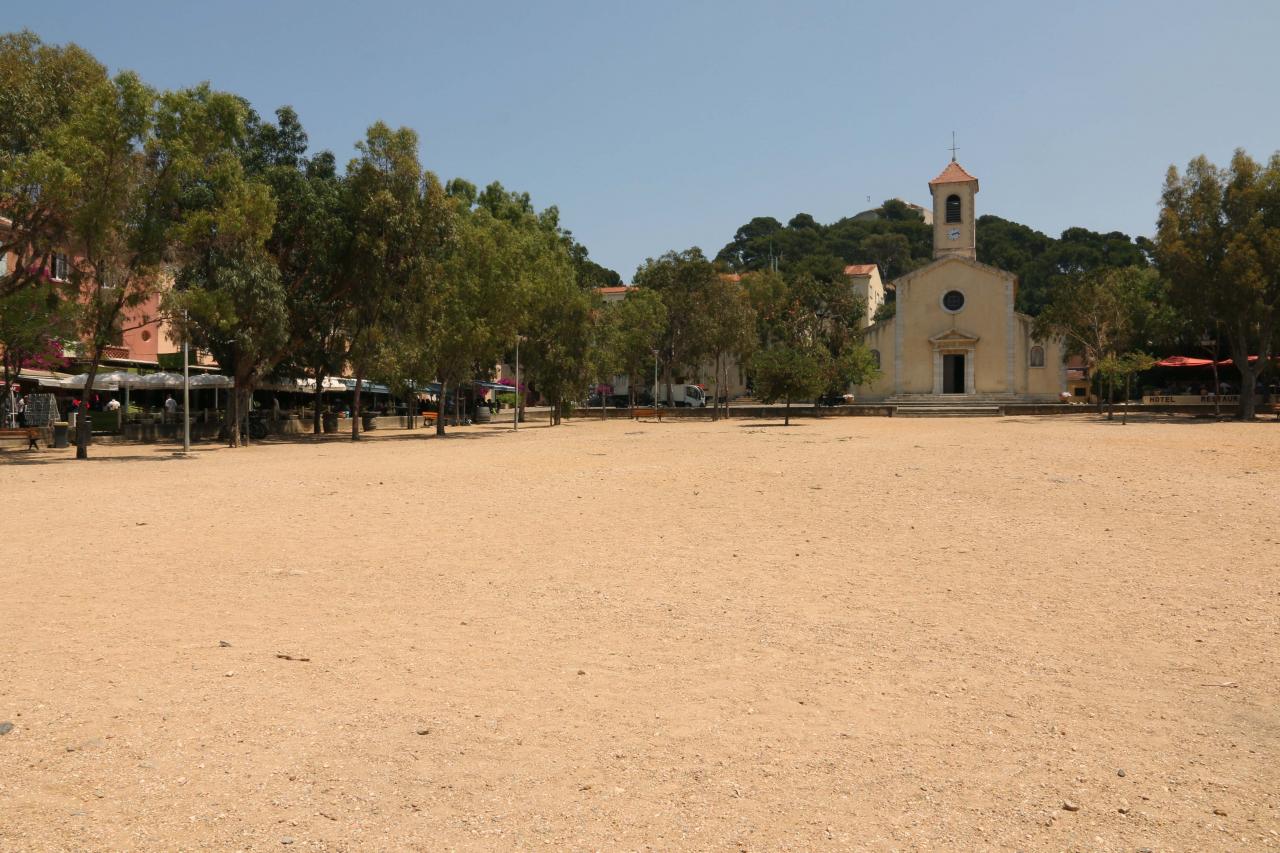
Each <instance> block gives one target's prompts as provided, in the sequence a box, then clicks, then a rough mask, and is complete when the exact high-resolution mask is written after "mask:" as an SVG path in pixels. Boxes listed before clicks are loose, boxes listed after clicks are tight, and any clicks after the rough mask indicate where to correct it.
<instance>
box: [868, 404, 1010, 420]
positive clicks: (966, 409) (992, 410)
mask: <svg viewBox="0 0 1280 853" xmlns="http://www.w3.org/2000/svg"><path fill="white" fill-rule="evenodd" d="M1001 414H1002V412H1001V409H1000V407H999V406H981V405H969V406H956V405H947V406H924V405H898V406H895V407H894V410H893V416H894V417H895V418H995V417H999V416H1000V415H1001Z"/></svg>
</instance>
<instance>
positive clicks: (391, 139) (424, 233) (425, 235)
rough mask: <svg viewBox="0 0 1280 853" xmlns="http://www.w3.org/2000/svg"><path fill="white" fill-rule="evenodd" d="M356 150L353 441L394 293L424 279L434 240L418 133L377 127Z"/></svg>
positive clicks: (350, 198) (350, 328)
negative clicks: (430, 245)
mask: <svg viewBox="0 0 1280 853" xmlns="http://www.w3.org/2000/svg"><path fill="white" fill-rule="evenodd" d="M356 150H357V152H358V154H357V156H356V157H355V158H354V159H352V160H351V162H350V164H349V165H348V166H347V179H346V193H345V197H346V204H347V216H348V217H349V222H350V228H351V250H350V253H349V255H348V258H347V264H346V272H345V275H347V276H349V277H350V279H349V280H350V282H351V285H352V287H351V290H350V295H351V299H350V306H351V308H350V311H349V312H348V315H347V316H348V321H347V333H348V352H347V357H348V361H349V362H350V364H351V367H352V369H353V370H354V372H355V376H356V380H357V381H356V391H355V406H354V410H353V414H354V415H355V417H353V418H352V423H351V438H352V439H358V438H359V437H360V418H359V412H360V397H361V393H362V386H363V384H364V378H365V376H366V375H368V374H369V373H370V371H371V369H373V368H374V367H375V365H376V364H377V360H378V357H379V353H380V351H382V349H383V348H385V346H386V342H385V340H384V335H385V333H386V332H387V330H388V328H389V326H388V320H389V318H391V317H393V316H394V312H395V310H396V299H395V296H396V293H397V291H398V290H399V289H400V288H401V287H403V286H404V285H405V283H406V282H416V283H422V282H423V281H424V279H425V276H426V275H427V269H426V265H427V263H428V254H429V250H428V247H429V242H430V239H431V237H432V236H433V235H432V233H431V222H430V219H429V217H428V216H427V213H428V207H427V203H426V197H427V189H428V179H427V177H426V176H425V175H424V174H423V171H422V166H421V165H420V163H419V160H418V135H417V134H416V133H415V132H414V131H412V130H410V129H409V128H406V127H401V128H398V129H396V130H392V129H391V128H390V127H388V126H387V125H386V124H385V123H383V122H377V123H376V124H374V125H373V126H372V127H370V128H369V130H368V132H367V134H366V136H365V139H364V140H363V141H362V142H359V143H357V144H356Z"/></svg>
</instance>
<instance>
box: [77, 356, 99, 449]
mask: <svg viewBox="0 0 1280 853" xmlns="http://www.w3.org/2000/svg"><path fill="white" fill-rule="evenodd" d="M101 359H102V351H101V350H100V349H96V351H95V352H94V355H93V360H92V361H90V362H89V375H88V378H87V379H85V381H84V392H83V393H82V394H81V395H80V412H79V413H78V414H77V415H76V458H77V459H88V458H89V435H90V433H91V432H92V431H93V426H92V424H90V423H89V395H90V394H92V393H93V390H92V389H93V381H94V379H95V378H96V377H97V375H98V362H99V361H100V360H101Z"/></svg>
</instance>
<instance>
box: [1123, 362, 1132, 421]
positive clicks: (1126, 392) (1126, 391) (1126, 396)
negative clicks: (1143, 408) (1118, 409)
mask: <svg viewBox="0 0 1280 853" xmlns="http://www.w3.org/2000/svg"><path fill="white" fill-rule="evenodd" d="M1132 379H1133V374H1131V373H1126V374H1125V375H1124V413H1123V414H1122V415H1121V416H1120V424H1121V426H1123V425H1124V424H1127V423H1129V383H1130V381H1131V380H1132Z"/></svg>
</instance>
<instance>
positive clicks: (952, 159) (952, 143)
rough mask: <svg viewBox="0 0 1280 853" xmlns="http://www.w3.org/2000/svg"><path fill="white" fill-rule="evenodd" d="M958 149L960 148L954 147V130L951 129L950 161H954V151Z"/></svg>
mask: <svg viewBox="0 0 1280 853" xmlns="http://www.w3.org/2000/svg"><path fill="white" fill-rule="evenodd" d="M959 150H960V149H959V148H957V147H956V132H955V131H954V130H953V131H951V162H952V163H954V162H955V161H956V152H957V151H959Z"/></svg>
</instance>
